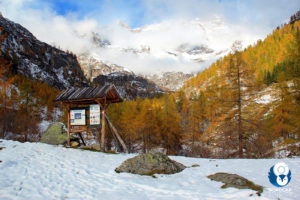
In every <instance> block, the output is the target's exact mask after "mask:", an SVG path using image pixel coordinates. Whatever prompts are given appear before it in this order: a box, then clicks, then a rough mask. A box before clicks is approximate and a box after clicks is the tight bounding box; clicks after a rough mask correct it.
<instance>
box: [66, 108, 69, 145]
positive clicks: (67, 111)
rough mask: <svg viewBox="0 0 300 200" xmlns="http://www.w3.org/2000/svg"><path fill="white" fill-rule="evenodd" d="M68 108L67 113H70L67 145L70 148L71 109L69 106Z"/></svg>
mask: <svg viewBox="0 0 300 200" xmlns="http://www.w3.org/2000/svg"><path fill="white" fill-rule="evenodd" d="M66 108H67V112H68V124H67V128H68V132H67V133H68V140H67V144H68V146H70V107H69V105H67V106H66Z"/></svg>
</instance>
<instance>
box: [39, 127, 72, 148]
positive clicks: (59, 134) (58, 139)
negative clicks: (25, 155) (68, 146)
mask: <svg viewBox="0 0 300 200" xmlns="http://www.w3.org/2000/svg"><path fill="white" fill-rule="evenodd" d="M63 126H64V125H63V124H62V123H59V122H56V123H53V124H51V125H50V126H49V127H48V129H47V130H46V131H45V132H44V133H43V134H42V137H41V140H40V142H43V143H47V144H55V145H58V144H65V143H66V142H67V139H68V136H67V134H66V132H65V131H64V129H63Z"/></svg>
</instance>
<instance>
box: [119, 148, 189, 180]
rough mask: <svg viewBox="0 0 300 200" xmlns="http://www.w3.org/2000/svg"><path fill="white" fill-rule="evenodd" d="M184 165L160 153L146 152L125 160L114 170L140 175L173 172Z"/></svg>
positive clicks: (181, 168)
mask: <svg viewBox="0 0 300 200" xmlns="http://www.w3.org/2000/svg"><path fill="white" fill-rule="evenodd" d="M185 168H186V166H184V165H183V164H181V163H178V162H176V161H174V160H171V159H170V158H169V157H168V156H167V155H164V154H162V153H158V152H156V153H153V152H152V153H147V154H141V155H138V156H135V157H133V158H130V159H128V160H125V161H124V162H123V163H122V164H121V165H120V166H119V167H118V168H116V169H115V171H116V172H118V173H120V172H129V173H133V174H140V175H153V174H174V173H177V172H181V171H182V170H184V169H185Z"/></svg>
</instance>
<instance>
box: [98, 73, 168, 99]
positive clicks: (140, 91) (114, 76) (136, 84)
mask: <svg viewBox="0 0 300 200" xmlns="http://www.w3.org/2000/svg"><path fill="white" fill-rule="evenodd" d="M110 83H113V84H114V85H115V86H116V88H117V89H118V91H119V92H120V94H121V95H122V97H123V98H125V99H127V100H131V99H135V98H137V97H140V98H151V97H154V96H157V95H161V94H163V93H165V92H164V90H162V89H161V88H160V87H158V86H157V85H156V84H155V83H153V82H151V81H149V80H147V79H145V78H143V77H141V76H136V75H133V74H127V73H122V72H114V73H110V74H107V75H99V76H98V77H96V78H95V79H94V81H93V84H99V85H106V84H110Z"/></svg>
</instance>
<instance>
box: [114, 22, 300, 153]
mask: <svg viewBox="0 0 300 200" xmlns="http://www.w3.org/2000/svg"><path fill="white" fill-rule="evenodd" d="M240 46H241V44H240V43H239V42H236V43H235V44H234V45H233V50H232V53H230V54H229V55H227V56H225V57H224V58H221V59H219V60H217V61H216V62H215V63H213V64H212V65H211V66H210V67H209V68H207V69H206V70H204V71H203V72H200V73H198V75H197V76H196V77H194V78H191V79H190V80H189V81H188V82H186V84H185V85H184V87H183V88H182V89H181V90H180V91H178V92H176V93H173V94H170V95H164V96H162V97H160V98H154V99H145V100H142V99H137V100H135V101H127V102H124V103H122V104H118V105H111V107H110V109H109V115H110V117H111V119H112V120H113V121H114V124H115V125H117V127H118V129H119V130H120V132H121V134H122V136H123V138H124V139H125V142H126V144H128V147H129V150H130V152H136V151H143V152H147V151H148V150H150V149H152V148H163V149H165V150H166V151H167V153H168V154H173V155H178V154H179V155H187V156H196V157H218V158H228V157H250V158H256V157H270V156H273V154H274V151H275V150H276V149H278V148H280V147H286V146H293V144H296V143H297V142H299V140H300V138H299V136H300V88H299V86H300V60H299V59H300V22H299V21H297V22H296V23H294V24H286V25H284V26H283V27H282V28H277V29H276V30H274V31H273V33H272V34H270V35H269V36H267V38H266V39H265V40H264V41H260V40H259V41H257V43H256V44H254V45H252V46H249V47H247V48H246V49H244V50H241V49H240ZM266 97H268V99H267V100H266V102H261V100H260V98H266ZM294 151H298V150H294ZM291 153H293V150H292V151H291Z"/></svg>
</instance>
